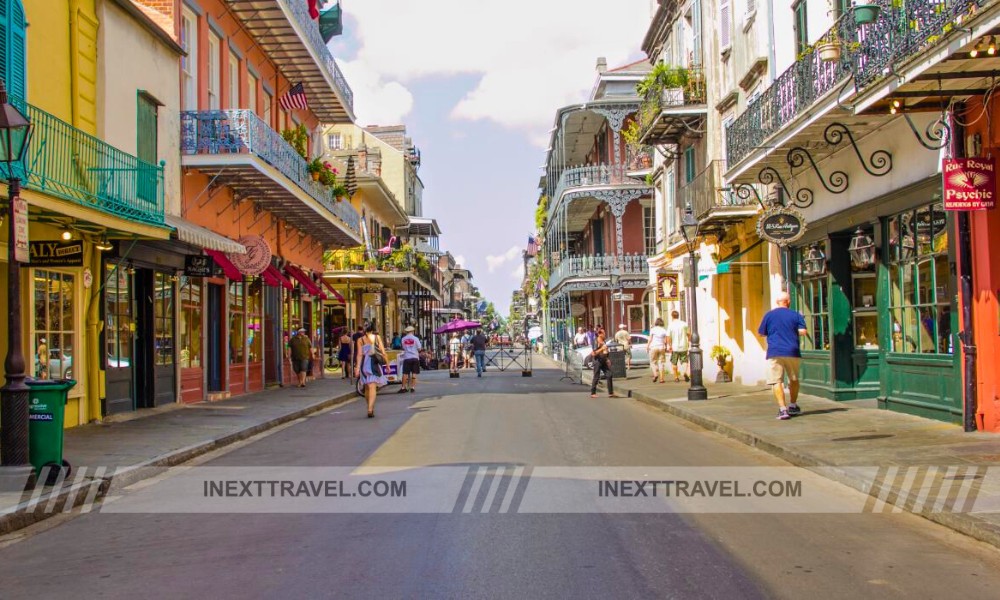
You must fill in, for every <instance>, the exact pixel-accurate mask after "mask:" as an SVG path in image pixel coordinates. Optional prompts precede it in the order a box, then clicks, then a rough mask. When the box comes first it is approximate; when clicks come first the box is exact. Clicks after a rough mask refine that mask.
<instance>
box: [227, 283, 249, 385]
mask: <svg viewBox="0 0 1000 600" xmlns="http://www.w3.org/2000/svg"><path fill="white" fill-rule="evenodd" d="M244 292H245V287H244V284H243V282H242V281H230V282H229V364H230V365H237V364H242V363H243V361H244V359H245V352H246V331H247V330H246V325H245V323H246V314H245V312H244V309H245V306H246V296H245V293H244Z"/></svg>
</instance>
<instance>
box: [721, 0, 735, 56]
mask: <svg viewBox="0 0 1000 600" xmlns="http://www.w3.org/2000/svg"><path fill="white" fill-rule="evenodd" d="M731 12H732V7H731V5H730V1H729V0H719V46H721V47H722V48H727V47H729V45H730V44H731V43H732V40H731V39H730V30H731V29H732V26H733V24H732V19H731V18H730V14H731Z"/></svg>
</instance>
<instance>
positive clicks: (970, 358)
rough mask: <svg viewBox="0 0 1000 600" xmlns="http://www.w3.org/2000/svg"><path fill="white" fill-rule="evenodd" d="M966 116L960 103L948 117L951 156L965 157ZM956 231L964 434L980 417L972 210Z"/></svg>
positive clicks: (964, 214) (959, 218)
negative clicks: (960, 117)
mask: <svg viewBox="0 0 1000 600" xmlns="http://www.w3.org/2000/svg"><path fill="white" fill-rule="evenodd" d="M957 113H962V114H964V113H965V103H964V102H958V103H956V104H955V107H954V109H953V110H952V112H951V114H950V115H949V119H950V120H951V131H952V134H951V143H952V148H951V149H952V156H965V152H966V148H965V127H963V126H962V124H961V123H959V121H958V119H956V118H955V114H957ZM956 215H957V217H956V221H957V222H956V228H957V229H958V269H959V272H958V285H959V298H960V299H961V302H962V306H961V311H962V323H963V324H965V328H964V329H963V330H962V331H961V332H959V340H960V341H961V344H962V368H963V379H964V381H965V390H964V394H963V396H964V410H963V411H962V412H963V418H962V425H963V427H964V429H965V431H976V430H977V429H978V427H977V421H978V419H979V418H980V415H979V414H978V413H979V402H978V398H977V396H976V383H977V378H978V376H977V374H976V339H975V321H973V311H972V294H973V285H972V283H973V282H972V231H971V227H970V223H969V211H966V210H962V211H958V212H957V213H956Z"/></svg>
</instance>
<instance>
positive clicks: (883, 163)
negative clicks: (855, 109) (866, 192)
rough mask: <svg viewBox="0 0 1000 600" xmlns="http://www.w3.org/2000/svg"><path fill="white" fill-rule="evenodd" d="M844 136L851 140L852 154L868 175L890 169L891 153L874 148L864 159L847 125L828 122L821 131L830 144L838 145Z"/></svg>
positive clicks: (880, 175) (882, 173)
mask: <svg viewBox="0 0 1000 600" xmlns="http://www.w3.org/2000/svg"><path fill="white" fill-rule="evenodd" d="M845 137H846V138H847V140H848V141H849V142H851V148H853V149H854V155H855V156H857V157H858V162H860V163H861V167H862V168H863V169H864V170H865V172H867V173H868V174H869V175H873V176H875V177H882V176H883V175H886V174H888V173H889V172H890V171H892V154H891V153H889V152H888V151H887V150H876V151H874V152H872V154H871V156H870V157H869V159H868V160H867V161H865V158H864V156H862V155H861V150H860V149H859V148H858V143H857V142H856V141H854V136H853V135H852V134H851V130H850V129H849V128H848V127H847V125H844V124H843V123H839V122H837V123H830V125H828V126H827V128H826V130H824V131H823V139H824V140H826V143H827V144H829V145H831V146H839V145H840V143H841V142H843V141H844V138H845Z"/></svg>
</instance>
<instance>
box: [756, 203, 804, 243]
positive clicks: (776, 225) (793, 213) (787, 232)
mask: <svg viewBox="0 0 1000 600" xmlns="http://www.w3.org/2000/svg"><path fill="white" fill-rule="evenodd" d="M805 232H806V220H805V219H804V218H803V217H802V215H801V214H799V211H797V210H795V209H792V208H786V207H784V206H776V207H773V208H769V209H767V210H765V211H764V212H763V213H761V215H760V220H758V221H757V235H759V236H760V237H761V238H762V239H764V240H765V241H768V242H771V243H772V244H777V245H779V246H785V245H787V244H791V243H792V242H794V241H796V240H798V239H799V238H800V237H802V236H803V234H805Z"/></svg>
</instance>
